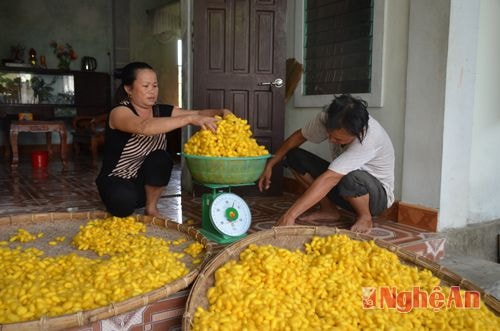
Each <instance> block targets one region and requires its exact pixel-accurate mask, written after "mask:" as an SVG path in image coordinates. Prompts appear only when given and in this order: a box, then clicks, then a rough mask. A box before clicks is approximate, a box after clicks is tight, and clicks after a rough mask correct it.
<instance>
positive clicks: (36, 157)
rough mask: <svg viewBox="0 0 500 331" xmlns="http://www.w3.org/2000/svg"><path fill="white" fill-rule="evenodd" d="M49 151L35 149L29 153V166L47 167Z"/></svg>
mask: <svg viewBox="0 0 500 331" xmlns="http://www.w3.org/2000/svg"><path fill="white" fill-rule="evenodd" d="M48 159H49V152H47V151H35V152H32V153H31V166H32V167H33V168H36V169H39V168H47V164H48Z"/></svg>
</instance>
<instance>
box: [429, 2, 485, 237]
mask: <svg viewBox="0 0 500 331" xmlns="http://www.w3.org/2000/svg"><path fill="white" fill-rule="evenodd" d="M478 27H479V1H469V0H452V1H451V2H450V24H449V37H448V56H447V70H446V90H445V104H444V127H443V152H442V169H441V193H440V203H439V215H438V230H443V229H446V228H458V227H464V226H466V225H467V218H468V213H469V212H468V211H469V196H470V193H471V192H470V187H469V173H470V164H471V161H472V156H471V142H472V123H473V115H474V113H475V112H476V110H475V109H474V99H475V87H476V53H477V51H476V49H477V39H478Z"/></svg>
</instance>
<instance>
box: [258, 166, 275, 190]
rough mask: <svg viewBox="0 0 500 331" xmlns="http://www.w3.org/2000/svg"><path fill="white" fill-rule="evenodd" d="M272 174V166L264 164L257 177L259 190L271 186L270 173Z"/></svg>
mask: <svg viewBox="0 0 500 331" xmlns="http://www.w3.org/2000/svg"><path fill="white" fill-rule="evenodd" d="M272 174H273V168H272V167H268V166H266V167H265V168H264V171H263V172H262V175H260V178H259V183H258V186H259V191H261V192H263V191H264V190H267V189H269V187H271V175H272Z"/></svg>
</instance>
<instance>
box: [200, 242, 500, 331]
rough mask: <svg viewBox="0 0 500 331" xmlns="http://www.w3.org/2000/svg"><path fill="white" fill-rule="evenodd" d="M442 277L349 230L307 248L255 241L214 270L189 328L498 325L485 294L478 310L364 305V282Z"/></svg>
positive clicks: (430, 285)
mask: <svg viewBox="0 0 500 331" xmlns="http://www.w3.org/2000/svg"><path fill="white" fill-rule="evenodd" d="M439 284H440V279H438V278H436V277H434V276H433V275H432V273H431V272H430V271H429V270H426V269H424V270H421V271H419V270H418V269H417V268H416V267H412V266H407V265H403V264H402V263H401V262H400V261H399V259H398V257H397V255H395V254H394V253H392V252H390V251H388V250H386V249H383V248H380V247H378V246H377V245H376V244H375V243H374V242H373V241H364V242H363V241H356V240H352V239H350V238H349V237H348V236H345V235H333V236H329V237H314V238H313V239H312V241H311V242H310V243H308V244H306V245H305V252H302V251H299V250H297V251H290V250H288V249H284V248H278V247H275V246H271V245H262V246H257V245H255V244H251V245H249V246H248V247H247V248H246V249H245V250H244V251H243V252H241V254H240V256H239V260H238V261H236V260H231V261H229V262H227V263H226V264H224V265H223V266H221V267H220V268H219V269H217V271H216V272H215V283H214V286H213V287H210V288H209V289H208V291H207V300H208V303H209V306H208V308H207V309H205V308H203V307H197V308H196V311H195V313H194V316H193V328H192V330H212V331H213V330H224V331H227V330H500V318H498V317H496V316H495V315H494V313H493V312H492V311H490V310H489V309H488V308H487V307H486V305H485V304H484V302H483V301H482V300H481V301H480V307H479V309H470V308H469V309H467V308H460V309H459V308H456V307H454V306H452V307H451V308H448V307H443V308H442V309H440V310H437V311H435V310H434V309H432V308H418V307H414V308H413V309H412V310H410V311H409V312H405V313H403V312H401V311H398V310H396V309H388V308H387V306H385V308H383V307H382V306H380V307H377V308H376V309H364V308H363V304H362V302H363V300H362V299H363V295H362V293H363V292H362V289H363V288H364V287H365V288H366V287H375V288H377V287H383V286H390V287H395V288H396V289H397V290H398V291H407V290H408V289H412V288H414V287H416V286H419V287H420V289H421V290H422V291H427V293H431V292H433V291H436V287H438V286H439ZM439 288H440V291H441V292H442V293H444V294H445V295H447V294H449V291H450V288H449V287H446V286H440V287H439ZM460 291H462V290H460ZM478 300H479V299H478Z"/></svg>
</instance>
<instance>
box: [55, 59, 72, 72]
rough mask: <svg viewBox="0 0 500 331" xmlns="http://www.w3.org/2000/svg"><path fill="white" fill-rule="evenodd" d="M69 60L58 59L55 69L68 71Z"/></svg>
mask: <svg viewBox="0 0 500 331" xmlns="http://www.w3.org/2000/svg"><path fill="white" fill-rule="evenodd" d="M69 63H70V62H69V60H68V59H64V58H60V59H59V64H58V65H57V67H58V68H59V69H61V70H66V71H67V70H69Z"/></svg>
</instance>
